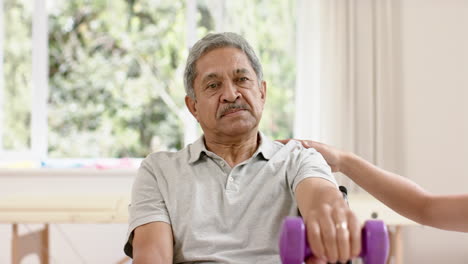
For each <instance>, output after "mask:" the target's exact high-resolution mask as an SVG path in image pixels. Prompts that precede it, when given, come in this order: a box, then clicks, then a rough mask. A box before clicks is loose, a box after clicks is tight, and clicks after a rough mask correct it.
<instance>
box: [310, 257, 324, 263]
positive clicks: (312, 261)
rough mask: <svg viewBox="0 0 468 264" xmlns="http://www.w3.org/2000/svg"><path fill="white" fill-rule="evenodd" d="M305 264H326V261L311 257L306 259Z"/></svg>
mask: <svg viewBox="0 0 468 264" xmlns="http://www.w3.org/2000/svg"><path fill="white" fill-rule="evenodd" d="M306 264H327V261H326V260H323V259H318V258H315V257H311V258H308V259H307V261H306Z"/></svg>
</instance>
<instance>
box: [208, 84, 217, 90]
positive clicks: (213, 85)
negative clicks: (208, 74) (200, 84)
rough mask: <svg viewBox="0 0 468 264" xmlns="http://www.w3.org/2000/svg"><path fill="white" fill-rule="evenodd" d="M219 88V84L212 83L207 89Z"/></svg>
mask: <svg viewBox="0 0 468 264" xmlns="http://www.w3.org/2000/svg"><path fill="white" fill-rule="evenodd" d="M217 87H218V84H217V83H210V84H208V86H207V87H206V88H210V89H216V88H217Z"/></svg>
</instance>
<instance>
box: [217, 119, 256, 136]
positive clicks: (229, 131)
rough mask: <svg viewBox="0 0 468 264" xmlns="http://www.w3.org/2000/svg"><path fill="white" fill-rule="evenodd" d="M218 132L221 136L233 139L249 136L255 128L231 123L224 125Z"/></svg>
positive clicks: (239, 123) (251, 125)
mask: <svg viewBox="0 0 468 264" xmlns="http://www.w3.org/2000/svg"><path fill="white" fill-rule="evenodd" d="M220 130H221V132H222V133H223V134H226V135H229V136H233V137H235V136H241V135H244V134H245V135H247V134H250V133H251V132H252V131H256V130H257V126H256V125H255V124H251V123H250V124H246V123H242V122H231V123H229V124H226V125H224V126H223V127H222V128H221V129H220Z"/></svg>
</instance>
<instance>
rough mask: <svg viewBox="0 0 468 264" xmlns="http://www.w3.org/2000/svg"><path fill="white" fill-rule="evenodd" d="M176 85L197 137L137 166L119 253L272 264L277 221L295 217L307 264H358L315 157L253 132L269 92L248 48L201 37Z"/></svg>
mask: <svg viewBox="0 0 468 264" xmlns="http://www.w3.org/2000/svg"><path fill="white" fill-rule="evenodd" d="M184 81H185V89H186V93H187V96H186V97H185V103H186V105H187V107H188V109H189V110H190V112H191V113H192V115H193V116H194V117H195V118H196V119H197V121H198V122H199V124H200V126H201V128H202V130H203V136H202V137H201V138H200V139H198V140H197V141H196V142H194V143H193V144H190V145H188V146H187V147H186V148H184V149H183V150H181V151H178V152H157V153H153V154H151V155H149V156H148V157H147V158H146V159H145V160H144V161H143V162H142V165H141V167H140V169H139V171H138V175H137V177H136V179H135V182H134V185H133V189H132V199H131V204H130V206H129V215H130V217H129V232H128V240H127V243H126V245H125V252H126V254H127V255H129V256H131V257H133V259H134V263H135V264H144V263H193V262H198V263H279V262H280V259H279V250H278V238H279V232H280V226H281V222H282V220H283V219H284V218H285V217H286V216H289V215H297V214H298V210H297V209H299V211H300V214H301V215H302V217H303V218H304V220H305V223H306V227H307V233H308V239H309V241H310V245H311V247H312V248H313V250H314V253H315V255H316V258H315V259H313V260H312V259H311V260H310V262H323V261H329V262H336V261H341V262H345V261H347V260H348V259H351V258H353V257H356V256H357V255H358V253H359V251H360V226H359V223H358V221H357V218H356V217H355V215H354V214H353V213H352V212H351V211H350V210H349V209H348V207H347V205H346V204H345V202H344V200H343V198H342V195H341V193H340V192H339V190H338V189H337V185H336V182H335V179H334V178H333V176H332V174H331V170H330V167H329V166H328V165H327V163H326V162H325V160H324V159H323V157H322V156H321V155H320V154H319V153H318V152H316V151H315V150H314V149H305V148H303V147H302V146H301V144H300V143H298V142H296V141H291V142H289V143H288V144H286V145H282V144H281V143H278V142H274V141H271V140H270V139H269V138H267V137H266V136H265V135H263V134H262V133H261V132H259V131H258V124H259V122H260V119H261V116H262V111H263V107H264V104H265V100H266V89H267V85H266V82H265V81H264V80H263V76H262V66H261V64H260V62H259V60H258V58H257V56H256V55H255V53H254V51H253V49H252V48H251V47H250V45H249V44H248V43H247V41H246V40H245V39H243V38H242V37H241V36H239V35H237V34H234V33H221V34H208V35H207V36H205V37H204V38H203V39H201V40H199V41H198V42H197V43H196V44H195V45H194V46H193V48H192V49H191V50H190V53H189V56H188V59H187V64H186V68H185V74H184Z"/></svg>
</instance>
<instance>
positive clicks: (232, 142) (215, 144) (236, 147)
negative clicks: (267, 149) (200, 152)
mask: <svg viewBox="0 0 468 264" xmlns="http://www.w3.org/2000/svg"><path fill="white" fill-rule="evenodd" d="M259 144H260V135H259V134H258V131H255V132H253V133H252V134H251V135H248V136H244V137H236V138H233V137H229V140H225V139H222V138H219V137H210V136H207V135H205V146H206V148H207V149H208V150H209V151H211V152H213V153H215V154H216V155H218V156H220V157H221V158H223V159H224V160H225V161H226V162H227V163H228V164H229V166H231V168H233V167H234V166H236V165H237V164H239V163H241V162H243V161H245V160H247V159H249V158H250V157H252V155H253V154H254V153H255V151H256V150H257V148H258V146H259Z"/></svg>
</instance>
